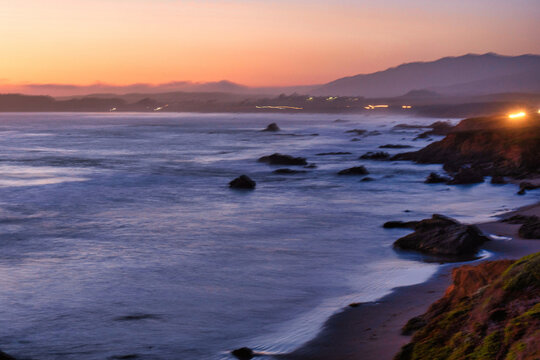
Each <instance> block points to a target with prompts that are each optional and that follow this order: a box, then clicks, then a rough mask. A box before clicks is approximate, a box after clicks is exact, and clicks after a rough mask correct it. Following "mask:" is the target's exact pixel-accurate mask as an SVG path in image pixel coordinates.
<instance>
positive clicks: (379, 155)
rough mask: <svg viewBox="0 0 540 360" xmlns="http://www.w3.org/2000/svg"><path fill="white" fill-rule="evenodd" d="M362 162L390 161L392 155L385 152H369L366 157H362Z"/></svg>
mask: <svg viewBox="0 0 540 360" xmlns="http://www.w3.org/2000/svg"><path fill="white" fill-rule="evenodd" d="M360 159H362V160H388V159H390V154H388V153H387V152H385V151H375V152H373V151H369V152H367V153H365V154H364V155H362V156H360Z"/></svg>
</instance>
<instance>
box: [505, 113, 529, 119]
mask: <svg viewBox="0 0 540 360" xmlns="http://www.w3.org/2000/svg"><path fill="white" fill-rule="evenodd" d="M525 116H527V114H526V113H525V111H520V112H518V113H513V114H509V115H508V118H509V119H518V118H522V117H525Z"/></svg>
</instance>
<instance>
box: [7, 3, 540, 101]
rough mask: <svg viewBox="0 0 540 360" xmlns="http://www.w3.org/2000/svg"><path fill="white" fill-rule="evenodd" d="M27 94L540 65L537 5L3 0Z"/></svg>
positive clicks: (12, 80) (16, 76)
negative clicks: (516, 60) (435, 66)
mask: <svg viewBox="0 0 540 360" xmlns="http://www.w3.org/2000/svg"><path fill="white" fill-rule="evenodd" d="M0 16H1V21H0V33H1V34H2V35H1V41H0V46H1V56H0V91H2V89H4V90H5V89H7V88H9V87H10V86H12V87H13V86H14V85H21V84H23V85H24V84H75V85H88V84H94V83H106V84H114V85H127V84H133V83H149V84H159V83H167V82H171V81H194V82H210V81H219V80H224V79H226V80H230V81H233V82H236V83H240V84H244V85H248V86H287V85H308V84H320V83H325V82H329V81H332V80H335V79H337V78H340V77H343V76H350V75H355V74H359V73H370V72H374V71H378V70H384V69H385V68H388V67H390V66H396V65H399V64H401V63H404V62H411V61H429V60H435V59H437V58H440V57H444V56H458V55H463V54H466V53H486V52H496V53H500V54H504V55H520V54H525V53H536V54H540V26H539V25H538V19H539V18H540V1H538V0H513V1H509V0H452V1H435V0H378V1H363V0H357V1H352V0H349V1H330V0H327V1H320V0H312V1H307V0H199V1H196V0H16V1H14V0H0Z"/></svg>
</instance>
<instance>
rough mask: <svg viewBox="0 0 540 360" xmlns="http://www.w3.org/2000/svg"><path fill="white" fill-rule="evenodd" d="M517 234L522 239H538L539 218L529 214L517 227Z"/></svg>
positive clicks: (539, 236) (539, 233)
mask: <svg viewBox="0 0 540 360" xmlns="http://www.w3.org/2000/svg"><path fill="white" fill-rule="evenodd" d="M519 236H521V237H522V238H524V239H540V219H539V218H538V217H537V216H530V217H529V218H528V219H527V220H525V222H524V223H523V225H521V227H520V228H519Z"/></svg>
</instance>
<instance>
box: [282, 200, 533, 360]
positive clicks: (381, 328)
mask: <svg viewBox="0 0 540 360" xmlns="http://www.w3.org/2000/svg"><path fill="white" fill-rule="evenodd" d="M517 214H521V215H536V216H540V202H537V203H535V204H531V205H526V206H523V207H521V208H519V209H517V210H514V211H511V212H508V213H505V214H503V215H502V216H500V217H498V220H494V221H490V222H485V223H480V224H476V225H477V226H478V227H479V228H480V229H481V230H482V231H483V232H484V233H486V234H488V235H495V236H500V237H503V239H501V240H492V241H490V242H487V243H486V244H484V246H482V250H486V251H488V252H490V253H491V254H492V256H490V257H489V259H488V260H500V259H517V258H520V257H523V256H525V255H528V254H531V253H535V252H538V251H540V241H538V240H526V239H522V238H520V237H519V235H518V229H519V227H520V225H516V224H509V223H503V222H501V221H500V220H501V219H502V218H507V217H510V216H513V215H517ZM504 238H509V239H508V240H506V239H504ZM510 238H511V239H510ZM484 260H485V259H479V260H474V261H469V262H458V263H446V264H441V267H440V268H439V269H438V270H437V272H436V273H435V274H433V276H431V277H430V278H429V279H428V280H427V281H425V282H423V283H419V284H415V285H409V286H403V287H396V288H394V289H392V292H391V293H390V294H388V295H386V296H384V297H382V298H380V299H379V300H376V301H373V302H366V303H360V304H358V306H355V307H351V306H349V307H347V308H344V309H342V310H341V311H340V312H338V313H336V314H334V315H332V316H331V317H330V318H328V319H327V320H326V321H325V323H324V325H323V327H322V329H321V330H320V331H319V333H318V334H317V335H316V336H315V338H313V339H311V340H310V341H308V342H307V343H305V344H303V345H301V346H300V347H299V348H297V349H295V350H294V351H292V352H291V353H287V354H279V355H274V358H276V359H283V360H391V359H393V357H394V356H395V355H396V354H397V353H398V352H399V350H400V349H401V347H402V346H403V345H405V344H407V343H408V342H409V341H410V339H411V337H412V336H406V335H402V334H401V328H402V327H403V326H404V325H405V324H406V323H407V321H408V320H409V319H411V318H413V317H415V316H418V315H421V314H423V313H425V312H426V311H427V310H428V308H429V307H430V306H431V304H432V303H434V302H435V301H437V300H438V299H440V298H441V297H442V296H443V295H444V293H445V291H446V289H447V287H448V286H449V285H450V284H451V279H452V278H451V272H452V269H453V268H456V267H459V266H461V265H464V264H471V263H477V262H481V261H484Z"/></svg>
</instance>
